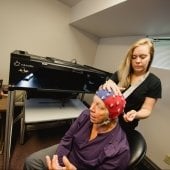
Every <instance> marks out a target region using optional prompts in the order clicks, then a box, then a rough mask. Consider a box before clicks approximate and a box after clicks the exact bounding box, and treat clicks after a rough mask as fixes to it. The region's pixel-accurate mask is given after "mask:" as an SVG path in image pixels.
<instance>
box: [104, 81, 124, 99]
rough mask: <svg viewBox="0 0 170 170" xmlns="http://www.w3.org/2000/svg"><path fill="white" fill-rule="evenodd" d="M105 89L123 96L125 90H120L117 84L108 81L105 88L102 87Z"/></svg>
mask: <svg viewBox="0 0 170 170" xmlns="http://www.w3.org/2000/svg"><path fill="white" fill-rule="evenodd" d="M102 88H103V89H105V90H108V91H113V92H114V93H115V95H119V96H121V95H122V93H121V90H122V89H124V88H119V87H118V86H117V85H116V83H115V82H113V81H112V80H107V81H106V82H105V83H104V84H103V86H102Z"/></svg>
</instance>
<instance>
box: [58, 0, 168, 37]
mask: <svg viewBox="0 0 170 170" xmlns="http://www.w3.org/2000/svg"><path fill="white" fill-rule="evenodd" d="M60 1H62V2H63V3H65V4H67V5H68V6H70V7H73V6H74V5H76V4H77V3H79V2H80V1H81V0H60ZM71 24H72V25H73V26H75V27H77V28H79V29H82V30H84V31H87V32H89V33H92V34H94V35H96V36H98V37H103V38H104V37H113V36H140V35H150V36H157V35H158V36H160V35H161V36H163V35H170V0H127V1H126V2H124V3H121V4H119V5H116V6H113V7H110V8H107V9H106V10H103V11H100V12H97V13H95V14H93V15H90V16H88V17H85V18H83V19H80V20H78V21H76V22H74V23H71Z"/></svg>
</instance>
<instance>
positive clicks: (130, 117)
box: [123, 110, 137, 122]
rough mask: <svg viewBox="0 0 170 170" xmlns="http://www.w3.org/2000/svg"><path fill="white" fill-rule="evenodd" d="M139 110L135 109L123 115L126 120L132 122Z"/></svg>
mask: <svg viewBox="0 0 170 170" xmlns="http://www.w3.org/2000/svg"><path fill="white" fill-rule="evenodd" d="M136 114H137V112H136V111H135V110H131V111H129V112H127V113H126V114H124V115H123V118H124V120H125V122H132V121H133V120H134V119H135V117H136Z"/></svg>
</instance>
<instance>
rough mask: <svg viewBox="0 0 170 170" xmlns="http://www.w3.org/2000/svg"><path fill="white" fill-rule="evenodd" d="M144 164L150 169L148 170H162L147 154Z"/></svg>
mask: <svg viewBox="0 0 170 170" xmlns="http://www.w3.org/2000/svg"><path fill="white" fill-rule="evenodd" d="M142 164H144V166H145V167H146V168H147V169H148V170H161V168H159V167H158V166H157V165H156V164H155V163H154V162H153V161H152V160H151V159H150V158H148V157H147V156H145V158H144V160H143V161H142Z"/></svg>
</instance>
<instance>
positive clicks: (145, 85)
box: [111, 72, 162, 129]
mask: <svg viewBox="0 0 170 170" xmlns="http://www.w3.org/2000/svg"><path fill="white" fill-rule="evenodd" d="M111 80H113V81H114V82H115V83H116V84H118V82H119V80H118V74H117V72H115V73H113V75H112V76H111ZM127 89H128V88H127ZM127 89H126V90H127ZM126 90H125V91H126ZM146 97H151V98H155V99H158V98H161V97H162V85H161V81H160V79H159V78H158V77H157V76H156V75H154V74H153V73H149V75H148V76H147V77H146V79H145V80H144V81H143V82H142V83H141V84H140V85H139V86H138V87H137V88H136V89H135V90H134V91H133V92H132V93H131V94H130V95H129V96H128V97H127V99H126V102H127V103H126V107H125V113H127V112H128V111H130V110H132V109H133V110H136V111H138V110H139V109H140V108H141V106H142V105H143V103H144V101H145V98H146ZM120 124H121V125H122V126H123V127H124V126H125V128H132V129H134V128H135V127H136V126H137V125H138V120H137V119H135V120H134V121H133V122H130V123H126V122H124V120H123V119H122V116H120Z"/></svg>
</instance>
